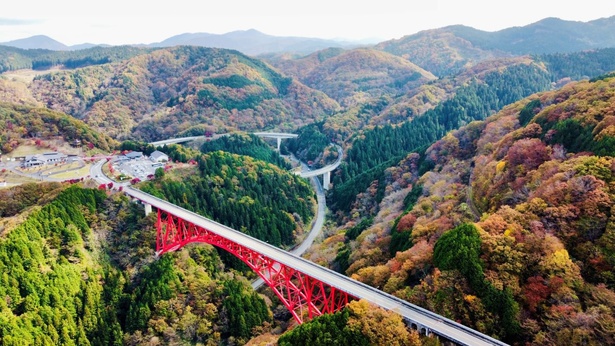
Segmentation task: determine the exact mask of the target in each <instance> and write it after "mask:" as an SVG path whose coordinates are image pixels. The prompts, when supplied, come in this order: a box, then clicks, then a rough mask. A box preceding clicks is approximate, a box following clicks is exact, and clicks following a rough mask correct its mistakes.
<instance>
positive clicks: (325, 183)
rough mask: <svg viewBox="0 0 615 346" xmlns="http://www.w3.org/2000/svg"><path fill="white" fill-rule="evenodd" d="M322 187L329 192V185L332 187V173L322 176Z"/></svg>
mask: <svg viewBox="0 0 615 346" xmlns="http://www.w3.org/2000/svg"><path fill="white" fill-rule="evenodd" d="M322 180H323V182H322V187H323V188H324V189H325V190H329V185H331V172H325V174H323V175H322Z"/></svg>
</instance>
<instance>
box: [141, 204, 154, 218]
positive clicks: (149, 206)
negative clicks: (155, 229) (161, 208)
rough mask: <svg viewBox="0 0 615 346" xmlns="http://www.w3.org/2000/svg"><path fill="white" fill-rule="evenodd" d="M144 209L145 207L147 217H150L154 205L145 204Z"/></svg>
mask: <svg viewBox="0 0 615 346" xmlns="http://www.w3.org/2000/svg"><path fill="white" fill-rule="evenodd" d="M143 207H145V216H147V215H149V214H150V213H151V212H152V205H151V204H147V203H143Z"/></svg>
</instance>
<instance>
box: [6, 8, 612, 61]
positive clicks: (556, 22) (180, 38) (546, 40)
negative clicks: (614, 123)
mask: <svg viewBox="0 0 615 346" xmlns="http://www.w3.org/2000/svg"><path fill="white" fill-rule="evenodd" d="M614 28H615V16H610V17H603V18H598V19H594V20H590V21H586V22H582V21H571V20H563V19H559V18H557V17H547V18H544V19H542V20H539V21H537V22H534V23H530V24H528V25H524V26H514V27H509V28H505V29H501V30H498V31H493V32H489V31H484V30H479V29H475V28H473V27H470V26H466V25H460V24H458V25H449V26H444V27H438V28H432V29H426V30H421V31H418V32H416V33H412V34H408V35H404V36H402V37H401V38H399V39H390V40H383V41H380V42H377V41H375V40H373V39H372V40H367V39H365V40H338V39H323V38H315V37H300V36H275V35H268V34H265V33H262V32H260V31H258V30H256V29H248V30H236V31H231V32H227V33H223V34H213V33H207V32H196V33H181V34H177V35H173V36H170V37H168V38H166V39H164V40H162V41H159V42H151V43H140V44H128V45H130V46H138V47H149V48H156V47H172V46H176V45H195V46H204V47H211V48H226V49H235V50H238V51H240V52H242V53H244V54H248V55H261V54H271V53H289V52H291V53H296V54H310V53H313V52H315V51H318V50H322V49H326V48H335V47H338V48H355V47H361V46H374V47H391V46H396V45H399V44H403V43H404V42H408V41H416V40H418V39H419V38H421V37H425V35H427V36H430V35H434V33H437V32H439V33H441V34H442V33H449V34H450V35H453V36H454V37H456V38H457V39H458V40H462V41H464V42H466V44H469V45H471V46H472V47H474V48H475V49H481V50H487V51H500V52H505V53H509V54H516V55H520V54H529V53H554V52H570V51H578V50H584V49H595V48H607V47H615V30H613V29H614ZM0 45H6V46H11V47H17V48H22V49H50V50H78V49H84V48H90V47H93V46H103V47H104V46H109V45H107V44H94V43H82V44H77V45H71V46H68V45H65V44H63V43H61V42H59V41H56V40H55V39H53V38H51V37H48V36H45V35H35V36H31V37H27V38H22V39H17V40H12V41H8V42H1V43H0ZM123 45H125V44H123ZM382 49H384V48H382ZM389 52H390V51H389Z"/></svg>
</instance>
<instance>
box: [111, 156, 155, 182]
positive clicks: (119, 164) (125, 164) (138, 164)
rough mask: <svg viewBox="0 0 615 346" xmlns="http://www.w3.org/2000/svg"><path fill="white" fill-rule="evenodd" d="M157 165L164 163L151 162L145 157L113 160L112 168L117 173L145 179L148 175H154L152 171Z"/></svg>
mask: <svg viewBox="0 0 615 346" xmlns="http://www.w3.org/2000/svg"><path fill="white" fill-rule="evenodd" d="M159 167H164V165H163V164H162V163H159V162H152V161H150V160H149V159H146V158H142V159H136V160H121V159H120V160H116V161H115V162H113V169H115V170H116V171H117V172H118V173H120V174H123V175H125V176H127V177H132V178H139V179H141V180H146V179H148V176H151V175H154V172H156V169H157V168H159Z"/></svg>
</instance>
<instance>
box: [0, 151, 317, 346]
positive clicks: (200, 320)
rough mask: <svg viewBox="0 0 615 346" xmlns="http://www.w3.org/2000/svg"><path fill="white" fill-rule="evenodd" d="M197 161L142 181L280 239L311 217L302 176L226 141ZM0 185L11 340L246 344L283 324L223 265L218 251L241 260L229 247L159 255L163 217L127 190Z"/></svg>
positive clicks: (0, 244) (0, 251) (2, 338)
mask: <svg viewBox="0 0 615 346" xmlns="http://www.w3.org/2000/svg"><path fill="white" fill-rule="evenodd" d="M271 151H273V150H271ZM197 161H198V167H188V168H184V169H178V170H174V171H170V172H166V173H162V174H159V175H157V179H156V180H155V181H150V182H148V183H143V185H142V186H140V187H139V188H141V189H143V190H144V191H148V192H151V193H153V194H155V195H157V196H160V197H162V198H166V199H169V200H170V201H172V202H173V203H175V204H177V205H180V206H183V207H186V208H188V209H190V210H193V211H195V212H197V213H201V214H203V215H206V216H208V217H210V218H212V219H214V220H216V221H218V222H221V223H223V224H226V225H229V226H231V227H234V228H236V229H238V230H241V231H244V232H247V233H249V234H251V235H253V236H255V237H257V238H260V239H262V240H266V241H268V242H269V243H270V244H274V245H279V246H282V245H283V246H290V245H292V244H293V243H294V240H295V237H296V236H299V235H301V234H302V233H303V227H304V225H306V224H309V222H310V220H311V218H312V215H313V204H314V203H315V200H314V196H313V192H312V191H311V189H310V187H309V185H308V184H307V182H306V181H305V180H304V179H303V178H299V177H298V176H296V175H294V174H291V173H289V172H286V171H284V170H283V169H281V168H279V167H276V166H274V165H272V164H269V163H265V162H263V161H260V160H256V159H252V158H250V157H247V156H240V155H235V154H230V153H226V152H222V151H215V152H210V153H207V154H202V155H199V156H198V158H197ZM0 195H1V196H0V197H2V198H1V199H2V200H3V201H6V200H7V199H10V200H11V201H12V202H11V203H0V217H2V219H1V221H2V222H0V231H1V233H2V234H3V236H2V238H0V271H1V272H2V274H3V275H2V276H0V296H2V297H3V299H0V343H1V344H2V345H7V346H8V345H23V344H41V345H60V344H78V345H103V344H104V345H109V344H111V345H122V344H129V345H139V344H143V343H147V342H152V340H165V342H168V343H201V344H208V345H218V344H221V343H238V344H245V342H247V341H248V340H249V338H250V337H252V336H254V335H257V334H260V333H262V332H266V331H269V329H270V328H271V327H272V326H273V325H274V321H273V314H272V312H271V311H272V310H274V309H276V306H275V305H272V303H271V301H270V299H269V298H267V299H264V298H263V296H261V295H258V294H257V293H256V292H254V291H253V290H252V289H250V288H249V285H248V284H247V281H246V279H245V278H242V276H241V274H240V273H239V272H236V271H235V272H234V273H231V272H230V271H225V270H224V266H225V264H223V262H222V261H221V257H220V256H222V258H226V260H225V262H226V263H228V264H230V265H232V266H233V267H236V268H240V269H243V267H241V266H238V264H237V263H236V262H238V261H237V260H236V259H235V260H234V261H233V257H231V256H228V254H227V253H224V252H223V251H220V255H218V252H216V251H215V250H214V249H213V248H212V247H210V246H206V245H203V244H201V245H198V246H188V247H186V248H185V249H183V250H181V251H179V252H177V253H172V254H168V255H165V256H163V257H162V258H159V259H156V258H155V256H154V250H155V234H156V230H155V227H154V222H155V217H144V216H143V210H142V208H141V207H139V206H138V205H137V204H135V203H132V202H130V201H129V199H128V198H127V197H125V196H124V195H122V194H118V193H112V194H109V193H107V192H105V191H104V190H100V189H96V190H94V189H89V188H84V187H82V186H77V185H74V186H69V185H67V184H60V183H40V184H34V183H32V184H26V185H22V186H20V187H15V188H12V189H6V190H0ZM152 215H153V214H152ZM246 273H247V274H250V275H251V276H253V275H254V274H253V273H251V272H246ZM276 323H277V322H276Z"/></svg>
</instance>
